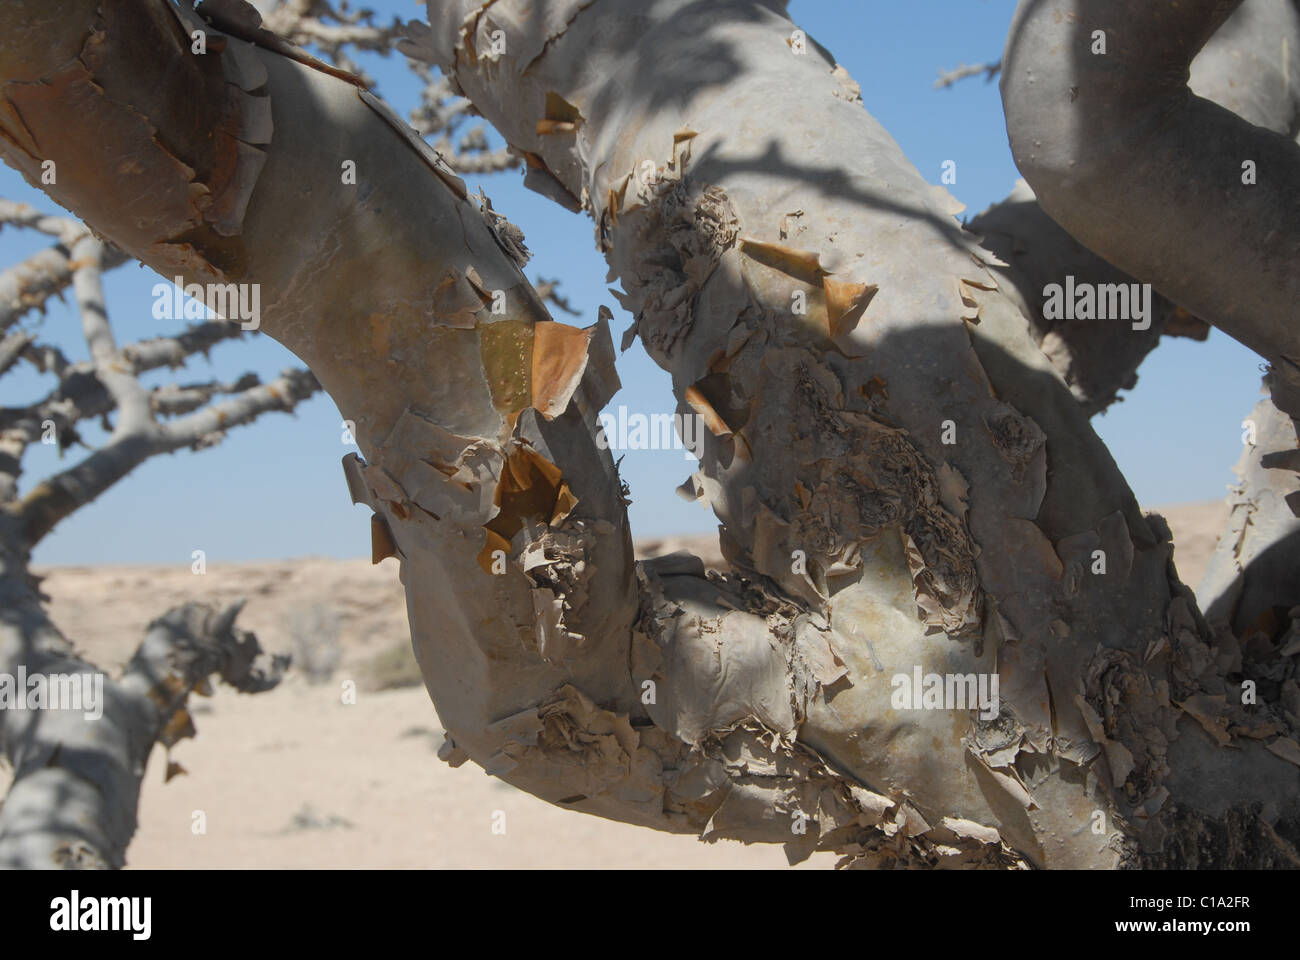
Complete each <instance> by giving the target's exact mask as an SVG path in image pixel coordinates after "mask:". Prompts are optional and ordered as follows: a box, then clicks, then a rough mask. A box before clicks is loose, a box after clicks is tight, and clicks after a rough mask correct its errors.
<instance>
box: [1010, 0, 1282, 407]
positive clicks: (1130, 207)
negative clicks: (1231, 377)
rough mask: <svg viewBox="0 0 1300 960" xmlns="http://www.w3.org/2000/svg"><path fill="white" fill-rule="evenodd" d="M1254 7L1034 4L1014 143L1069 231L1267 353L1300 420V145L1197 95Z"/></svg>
mask: <svg viewBox="0 0 1300 960" xmlns="http://www.w3.org/2000/svg"><path fill="white" fill-rule="evenodd" d="M1239 3H1240V0H1191V2H1180V3H1172V2H1166V0H1161V2H1151V3H1142V4H1133V3H1130V2H1127V0H1022V2H1021V4H1020V6H1019V8H1018V9H1017V11H1016V16H1015V19H1014V21H1013V23H1012V26H1011V31H1010V33H1009V35H1008V38H1007V47H1006V52H1005V55H1004V57H1003V63H1004V65H1005V66H1004V69H1003V73H1002V82H1001V85H1002V98H1003V103H1004V106H1005V109H1006V116H1007V132H1008V134H1009V136H1010V140H1011V147H1012V152H1013V154H1014V156H1015V159H1016V164H1017V165H1018V166H1019V167H1020V170H1021V172H1022V173H1023V174H1024V176H1025V179H1026V180H1028V181H1029V183H1030V185H1031V186H1032V187H1033V188H1034V191H1035V193H1036V194H1037V195H1038V197H1039V200H1040V202H1041V203H1042V205H1043V208H1044V209H1045V210H1046V211H1047V212H1048V213H1049V214H1050V215H1051V216H1052V217H1053V218H1054V219H1055V220H1056V221H1057V222H1059V223H1060V224H1061V225H1062V226H1064V227H1065V228H1066V229H1067V230H1069V231H1070V233H1071V234H1073V235H1074V236H1075V237H1076V238H1077V239H1078V240H1079V241H1080V242H1082V243H1083V244H1084V246H1086V247H1088V248H1089V249H1090V250H1092V251H1094V252H1096V253H1097V254H1099V255H1100V256H1102V257H1104V258H1105V259H1106V260H1107V261H1109V262H1110V263H1113V264H1114V265H1115V266H1117V267H1119V268H1120V269H1122V270H1124V271H1125V272H1127V273H1129V274H1132V275H1133V276H1135V277H1140V278H1142V279H1143V280H1146V281H1149V282H1151V283H1152V284H1154V285H1155V287H1156V289H1158V290H1159V291H1160V292H1161V293H1163V294H1164V295H1165V296H1167V297H1169V298H1170V299H1171V300H1173V301H1174V302H1175V303H1177V304H1179V305H1180V306H1182V307H1184V308H1185V309H1187V310H1188V311H1189V312H1191V313H1192V314H1194V315H1196V316H1199V317H1202V318H1204V319H1205V320H1207V321H1209V322H1211V323H1213V324H1214V325H1215V326H1218V327H1220V328H1221V329H1222V330H1224V331H1225V332H1226V333H1228V334H1230V335H1231V336H1233V337H1235V338H1236V339H1237V340H1240V341H1241V342H1242V343H1244V344H1246V345H1247V346H1248V347H1250V348H1251V349H1253V350H1256V351H1257V352H1258V353H1260V354H1261V355H1262V356H1264V357H1265V358H1266V359H1267V360H1268V361H1269V362H1270V363H1271V364H1272V365H1273V366H1274V368H1275V369H1276V370H1277V371H1278V373H1279V378H1278V382H1277V384H1276V385H1275V388H1274V389H1275V393H1274V399H1275V400H1276V402H1277V403H1278V405H1279V406H1280V407H1281V408H1282V409H1284V410H1286V411H1288V412H1289V413H1291V414H1292V415H1300V327H1297V326H1296V324H1294V323H1293V322H1292V320H1291V315H1292V311H1293V308H1294V304H1295V303H1297V302H1300V267H1298V266H1297V265H1298V264H1300V145H1297V144H1296V143H1295V142H1294V141H1292V140H1291V139H1290V137H1288V136H1287V135H1285V134H1279V133H1275V132H1273V131H1270V130H1265V129H1262V128H1260V127H1257V126H1255V125H1253V124H1252V123H1250V122H1249V121H1248V120H1246V119H1244V118H1242V117H1240V116H1238V115H1237V114H1235V113H1232V112H1231V111H1230V110H1227V109H1225V108H1224V107H1221V106H1219V105H1217V104H1215V103H1212V102H1210V101H1208V100H1205V99H1203V98H1201V97H1198V96H1196V95H1195V94H1193V93H1192V92H1191V91H1190V90H1189V89H1188V87H1187V77H1188V71H1189V65H1190V64H1191V63H1192V60H1193V58H1194V57H1195V56H1196V55H1197V53H1198V51H1200V49H1201V48H1202V46H1204V44H1205V43H1206V41H1207V40H1209V38H1210V37H1211V36H1212V35H1213V34H1214V32H1215V31H1216V30H1217V29H1218V28H1219V27H1220V26H1221V25H1222V24H1223V23H1224V21H1225V20H1227V18H1228V17H1229V15H1230V14H1231V13H1232V12H1233V10H1234V9H1236V8H1237V6H1238V5H1239ZM1292 13H1294V11H1292ZM1291 35H1292V37H1294V36H1295V33H1294V30H1292V34H1291Z"/></svg>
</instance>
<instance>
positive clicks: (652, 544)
mask: <svg viewBox="0 0 1300 960" xmlns="http://www.w3.org/2000/svg"><path fill="white" fill-rule="evenodd" d="M1159 512H1160V513H1162V514H1164V515H1165V517H1166V518H1167V519H1168V520H1169V523H1170V527H1171V528H1172V530H1173V532H1174V542H1175V543H1176V544H1177V545H1178V546H1177V550H1176V554H1175V560H1176V562H1177V565H1178V569H1179V572H1180V575H1181V576H1182V579H1183V580H1184V581H1185V582H1187V583H1189V584H1192V585H1193V586H1194V585H1195V584H1196V582H1197V580H1199V578H1200V575H1201V573H1202V572H1203V571H1204V569H1205V564H1206V562H1207V560H1208V557H1209V554H1210V552H1211V551H1212V550H1213V547H1214V543H1215V541H1216V539H1217V536H1218V532H1219V530H1220V529H1222V526H1223V523H1224V521H1225V519H1226V516H1227V512H1226V508H1225V507H1224V505H1223V504H1222V503H1219V502H1211V503H1199V504H1183V505H1177V506H1174V507H1169V508H1162V509H1160V510H1159ZM637 547H638V553H639V554H640V555H642V556H654V555H658V554H661V553H668V552H671V551H673V550H676V549H690V550H692V551H693V552H696V553H698V554H699V555H701V556H703V557H705V558H706V561H710V562H712V563H714V564H717V563H718V562H720V558H719V556H718V552H717V545H716V542H715V540H714V538H711V537H690V538H661V539H657V540H653V541H643V542H641V543H638V545H637ZM37 572H38V573H40V574H42V575H43V576H44V577H45V580H44V582H43V584H42V588H43V589H44V591H45V592H46V593H47V594H48V595H49V596H50V598H51V603H50V611H51V614H52V616H53V617H54V620H55V622H56V623H57V624H58V625H59V626H60V628H61V629H62V630H63V631H64V633H65V634H67V635H68V636H69V637H70V638H72V639H73V640H74V641H75V642H76V643H77V644H78V646H79V647H80V648H81V649H82V650H83V651H84V652H85V653H86V655H87V656H88V657H89V658H90V659H91V660H92V661H93V662H95V663H98V664H99V665H100V666H103V667H105V668H107V669H110V670H113V671H116V670H118V669H120V668H121V666H122V665H123V664H124V663H125V662H126V660H127V659H128V658H129V657H130V655H131V653H132V651H133V650H134V649H135V646H136V645H137V644H138V643H139V641H140V639H141V637H142V636H143V635H144V629H145V627H146V625H147V624H148V622H149V621H150V620H151V619H152V618H153V617H155V616H157V615H158V614H159V613H161V612H162V611H163V610H165V609H166V608H168V607H170V606H173V605H175V604H178V603H182V602H185V601H188V600H197V601H202V602H207V603H214V604H219V603H227V602H230V601H232V600H234V599H236V598H238V597H246V598H247V600H248V603H247V606H246V607H245V608H244V611H243V613H242V614H241V615H240V619H239V622H240V624H241V625H242V626H243V627H244V628H245V629H249V630H252V631H254V632H255V633H257V635H258V637H259V639H260V640H261V641H262V644H263V646H264V647H266V648H267V649H268V650H270V651H273V652H284V653H292V654H295V656H296V657H297V665H296V666H295V669H293V670H291V672H290V674H289V675H288V677H287V678H286V680H285V681H284V683H283V684H281V686H280V687H279V688H277V689H275V690H273V691H270V692H268V693H264V694H259V695H256V696H249V695H242V694H237V693H234V692H232V691H230V690H229V689H227V688H221V689H218V691H217V692H216V694H215V696H213V697H211V698H207V699H203V698H198V697H195V698H192V700H191V713H192V714H193V716H194V721H195V726H196V727H197V728H198V736H197V737H196V738H195V739H192V740H185V741H182V742H181V743H180V744H178V745H177V746H176V747H174V748H173V750H172V754H171V759H172V760H173V761H175V762H177V763H179V764H181V765H182V766H183V767H184V768H185V770H186V771H187V772H186V773H185V774H184V775H181V776H177V777H174V778H173V779H172V780H171V781H170V782H168V783H164V782H163V771H164V770H165V768H166V757H165V754H164V751H163V749H162V748H161V747H155V749H154V752H153V754H152V756H151V758H150V761H149V768H148V771H147V773H146V775H145V781H144V786H143V789H142V792H141V798H140V810H139V819H140V829H139V832H138V833H137V835H136V838H135V840H134V842H133V843H132V844H131V847H130V850H129V851H128V866H129V867H134V868H155V869H157V868H161V869H180V868H217V869H221V868H236V867H253V868H387V867H393V868H436V867H461V868H475V867H497V868H502V867H505V868H534V867H550V868H564V867H599V868H624V867H632V868H646V867H650V868H657V867H674V868H704V869H708V868H741V869H744V868H773V869H786V860H785V854H784V853H783V851H782V849H781V848H780V847H778V846H770V845H754V846H749V847H746V846H744V845H742V844H739V843H734V842H729V841H721V842H718V843H713V844H705V843H701V842H700V841H699V840H697V839H695V838H694V837H691V836H674V835H668V834H661V833H656V832H654V831H650V830H646V829H643V828H639V827H632V826H627V825H625V824H620V823H614V822H611V821H606V820H600V819H597V818H595V817H589V816H585V815H583V814H580V813H575V812H573V811H568V810H562V809H560V808H558V807H553V806H550V805H549V804H546V803H544V802H542V801H540V800H537V799H536V798H534V797H531V796H529V795H527V794H524V793H521V792H520V791H517V790H515V789H514V788H512V787H510V786H508V785H507V784H505V783H502V782H501V781H499V780H496V779H495V778H493V777H490V776H488V775H487V774H485V773H484V772H483V771H482V770H481V769H479V768H478V767H477V766H475V765H474V764H473V763H466V764H465V765H463V766H461V767H459V768H455V769H453V768H451V767H448V766H447V765H446V764H444V763H442V762H441V761H439V760H438V759H437V757H436V751H437V748H438V746H439V744H440V743H441V742H442V727H441V725H440V724H439V722H438V717H437V714H436V713H435V712H434V709H433V706H432V704H431V703H430V701H429V697H428V695H427V694H426V692H425V690H424V687H423V686H422V685H410V684H411V683H412V682H413V681H415V680H416V678H417V673H416V671H415V666H414V660H413V658H412V656H411V654H410V650H409V639H408V637H407V632H406V630H407V626H406V610H405V601H404V597H403V592H402V588H401V585H400V584H399V583H398V579H397V562H396V561H395V560H385V561H384V562H383V563H382V564H380V565H378V566H371V565H370V564H369V563H368V562H367V561H365V560H360V559H358V560H325V559H319V558H304V559H296V560H285V561H275V562H257V563H247V564H238V565H232V566H227V567H219V566H210V567H209V568H208V570H207V572H206V573H205V574H203V575H201V576H200V575H195V574H193V573H191V571H190V569H189V568H188V567H115V566H109V567H60V568H54V569H46V570H41V571H37ZM332 659H333V660H334V661H335V662H333V663H331V660H332ZM304 668H311V669H312V670H314V671H315V673H316V676H315V677H312V676H310V675H309V670H307V669H304ZM326 676H328V679H325V677H326ZM313 680H315V681H316V682H313ZM346 680H353V681H355V683H356V686H357V689H358V692H357V694H356V698H355V700H356V702H355V703H344V702H343V700H344V698H343V697H342V696H341V692H340V691H341V689H342V684H343V682H344V681H346ZM402 684H406V685H404V686H403V685H402ZM7 788H8V777H7V774H6V773H4V772H0V791H3V790H5V789H7ZM502 825H504V830H502V829H501V827H502ZM494 826H495V829H494ZM199 827H202V830H200V829H199ZM835 859H836V858H835V856H834V855H833V854H817V855H814V856H813V858H812V859H811V860H809V861H807V862H806V863H804V864H802V865H801V866H800V867H799V869H820V868H829V867H832V866H834V863H835Z"/></svg>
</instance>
